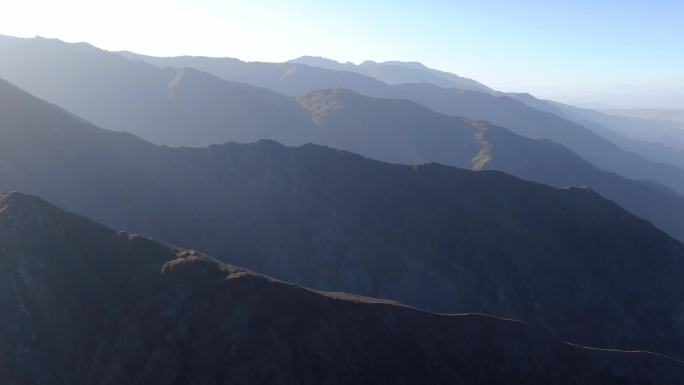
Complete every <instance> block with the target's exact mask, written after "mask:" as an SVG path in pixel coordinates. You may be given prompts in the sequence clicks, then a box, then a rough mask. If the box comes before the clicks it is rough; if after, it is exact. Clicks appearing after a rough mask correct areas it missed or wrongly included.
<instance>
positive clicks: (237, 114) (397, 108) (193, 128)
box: [0, 38, 684, 240]
mask: <svg viewBox="0 0 684 385" xmlns="http://www.w3.org/2000/svg"><path fill="white" fill-rule="evenodd" d="M0 52H5V53H6V54H7V56H8V57H9V58H11V59H10V60H6V61H3V62H2V63H0V75H2V74H7V75H8V76H9V77H10V78H11V79H13V80H14V81H17V84H19V85H21V86H22V87H24V88H26V89H27V90H29V91H31V92H32V93H35V94H36V95H38V96H40V97H41V98H45V99H46V100H48V101H52V102H54V103H56V104H58V105H59V106H61V107H63V108H66V109H67V110H69V111H70V112H74V113H76V114H77V115H79V116H82V117H84V118H86V119H88V120H89V121H92V122H94V123H96V124H97V125H100V126H102V127H104V128H108V129H113V130H117V131H128V132H132V133H134V134H136V135H138V136H140V137H142V138H144V139H147V140H151V141H153V142H156V143H161V144H167V145H174V146H193V147H202V146H208V145H211V144H223V143H225V142H228V141H233V142H239V143H250V142H254V141H257V140H259V139H271V140H276V141H278V142H281V143H284V144H287V145H302V144H305V143H317V144H322V145H326V146H330V147H334V148H339V149H343V150H348V151H352V152H356V153H359V154H361V155H363V156H366V157H370V158H373V159H377V160H382V161H387V162H396V163H404V164H421V163H429V162H438V163H443V164H446V165H452V166H458V167H465V168H472V169H475V170H481V169H495V170H501V171H504V172H507V173H510V174H513V175H516V176H519V177H521V178H524V179H528V180H532V181H536V182H541V183H545V184H550V185H553V186H558V187H566V186H580V187H583V186H588V187H590V188H592V189H594V190H595V191H597V192H599V193H600V194H602V195H604V196H605V197H606V198H608V199H612V200H614V201H616V202H617V203H618V204H620V205H622V206H623V207H625V208H627V209H628V210H630V211H631V212H633V213H635V214H637V215H639V216H641V217H642V218H644V219H647V220H649V221H651V222H653V223H654V224H656V225H657V226H658V227H660V228H661V229H663V230H665V231H667V232H668V233H669V234H670V235H672V236H674V237H676V238H678V239H680V240H683V239H684V217H682V216H681V215H679V213H680V212H683V211H684V198H683V197H682V196H681V195H680V194H677V193H675V192H673V191H671V190H669V189H668V188H665V187H664V186H658V185H656V184H655V183H649V182H642V181H630V180H627V179H625V178H621V177H620V176H618V175H614V174H612V173H610V172H604V171H601V170H600V169H599V168H597V167H595V166H594V165H593V164H591V163H590V162H588V161H585V160H584V159H582V158H581V157H579V156H577V155H576V154H574V153H572V152H571V151H569V150H567V149H566V148H564V147H563V146H560V145H557V144H554V143H551V142H549V141H544V140H532V139H529V138H526V137H523V136H520V135H516V134H514V133H513V132H511V131H509V130H507V129H505V128H503V127H500V126H498V127H497V126H494V125H493V124H490V123H485V122H474V121H469V120H468V119H465V118H456V117H451V116H447V115H443V114H439V113H437V112H435V111H433V110H430V109H429V108H426V107H424V106H422V105H420V104H418V103H415V102H410V101H409V100H406V99H387V98H370V97H366V96H363V95H361V94H357V93H355V92H351V91H345V90H344V89H340V88H337V89H334V90H322V91H314V92H311V93H308V94H305V95H303V96H300V97H297V98H296V99H292V98H289V97H286V96H283V95H280V94H278V93H276V92H274V91H271V90H267V89H264V88H259V87H255V86H250V85H247V84H242V83H236V82H234V81H225V80H222V79H219V78H216V77H214V76H212V75H209V74H206V73H203V72H200V71H198V70H194V69H189V68H164V69H161V68H156V67H154V66H153V65H150V64H147V63H143V62H141V61H139V60H126V59H124V58H123V57H121V56H120V55H118V54H114V53H111V52H107V51H102V50H99V49H97V48H95V47H92V46H90V45H87V44H65V43H62V42H59V41H54V40H48V39H40V38H39V39H16V38H0ZM52 57H59V58H60V60H59V61H57V60H54V59H50V60H48V58H52ZM153 59H154V58H145V60H150V61H151V62H152V63H153V64H158V63H156V61H154V60H153ZM164 60H166V59H164ZM169 60H171V59H169ZM185 60H187V61H188V62H187V63H186V62H185ZM196 62H198V63H205V62H206V63H216V64H217V65H218V66H219V67H217V68H222V67H221V66H223V67H225V68H226V70H227V71H228V72H230V71H233V70H234V71H233V72H231V73H233V75H234V76H233V77H231V79H233V80H243V81H250V82H256V83H257V84H260V85H264V84H262V83H263V82H264V81H266V82H267V83H268V81H269V80H268V79H271V75H274V77H273V79H275V78H278V79H281V81H282V82H284V83H286V84H299V85H301V84H309V83H311V84H309V86H313V85H314V84H325V85H349V84H347V83H346V80H345V79H347V78H350V79H352V78H353V79H356V82H357V83H358V84H359V87H361V88H364V87H366V86H368V85H371V86H372V87H371V88H373V89H374V91H372V92H371V93H373V92H375V93H381V94H382V93H387V92H390V91H391V90H395V88H393V87H395V86H389V85H387V84H385V83H382V82H380V81H378V80H376V79H373V78H369V77H365V76H361V75H359V74H356V73H352V72H344V71H342V72H340V71H330V70H327V69H321V68H316V67H310V66H307V65H302V64H297V63H284V64H279V65H276V64H270V63H244V62H239V61H235V60H228V59H201V58H179V59H177V60H176V59H173V60H172V62H171V63H170V64H173V65H179V66H182V65H184V64H193V63H196ZM197 67H198V68H200V69H207V68H204V67H203V66H197ZM212 68H213V67H212ZM286 68H290V70H287V69H286ZM421 68H422V67H421ZM421 68H418V69H417V70H421V71H424V72H425V71H427V69H424V68H423V69H421ZM210 69H211V68H210ZM213 69H214V70H216V68H213ZM280 70H282V71H286V72H287V73H288V74H289V75H288V76H287V77H282V76H280V75H278V76H275V75H276V72H277V71H280ZM274 71H275V72H274ZM267 73H268V74H271V75H268V76H267V75H266V74H267ZM298 73H301V74H303V76H304V78H303V79H304V80H301V79H300V77H299V76H298V75H296V74H298ZM55 74H59V76H55ZM219 74H222V73H219ZM224 75H225V74H224ZM289 76H293V77H294V78H297V79H299V80H292V81H290V80H288V79H289ZM257 79H261V81H257ZM306 79H310V80H311V82H309V80H306ZM331 82H332V83H331ZM335 82H337V83H335ZM272 85H273V84H271V86H272ZM396 87H419V88H421V87H429V89H430V90H432V91H431V92H433V93H434V92H437V93H438V94H439V95H441V94H442V93H443V92H446V93H447V94H454V95H462V96H463V97H464V98H465V99H463V100H461V101H460V102H459V101H458V100H454V102H455V103H456V104H458V103H462V104H463V106H461V108H462V109H463V110H462V111H461V112H463V113H467V114H475V115H477V114H479V113H478V112H477V111H484V110H487V109H490V108H491V109H494V110H496V109H500V110H506V109H510V108H509V105H515V106H517V107H516V108H518V109H520V107H522V108H523V109H525V108H526V109H527V110H524V111H522V112H520V114H521V115H522V116H525V114H526V113H527V112H525V111H532V112H534V114H542V115H544V114H546V115H544V118H542V119H541V120H539V121H538V122H536V123H534V125H535V126H536V125H537V124H538V125H539V127H541V129H540V130H539V132H542V131H543V130H544V129H546V128H547V127H553V126H554V125H557V122H558V121H561V122H563V120H562V119H561V118H558V117H557V115H554V114H551V113H548V112H545V111H540V110H537V109H533V108H530V107H527V106H526V105H525V104H523V103H519V102H518V101H516V100H514V99H513V98H510V97H495V96H492V95H490V94H484V93H478V92H469V91H459V90H457V89H446V88H443V87H437V86H430V85H425V84H423V85H421V84H407V85H403V86H396ZM276 88H277V87H276ZM357 88H358V87H357ZM366 88H367V87H366ZM401 89H403V88H396V90H401ZM435 90H436V91H435ZM392 92H393V91H392ZM417 94H420V93H417ZM444 100H445V101H448V100H450V96H448V95H447V96H446V97H445V99H444ZM492 101H494V102H495V103H496V105H492ZM499 104H501V105H499ZM516 111H517V110H515V111H513V112H512V113H513V115H516V116H517V114H518V112H516ZM535 111H536V112H535ZM528 115H529V114H528ZM498 120H501V121H509V119H507V118H500V119H498ZM549 122H550V123H549ZM563 124H566V126H567V125H574V123H570V122H566V123H563ZM575 126H576V125H575ZM573 127H574V126H573ZM566 128H567V127H566ZM571 129H573V128H570V129H569V130H571ZM582 132H589V131H588V130H586V129H585V130H584V131H582ZM592 135H593V134H592ZM532 136H534V135H532ZM537 136H539V135H537ZM597 138H598V136H597ZM594 139H596V138H593V139H587V140H594ZM599 139H600V138H599ZM600 140H603V139H600ZM606 143H607V142H606ZM586 147H589V146H586ZM673 169H674V168H673ZM663 170H666V168H663ZM675 174H676V172H675ZM649 179H650V178H649ZM654 179H658V178H654ZM668 180H669V179H668ZM672 180H673V181H675V183H671V184H669V186H670V187H677V186H679V182H676V181H679V179H678V178H677V177H676V175H675V176H673V178H672ZM681 181H682V182H683V183H684V173H683V174H682V178H681ZM677 191H681V190H677Z"/></svg>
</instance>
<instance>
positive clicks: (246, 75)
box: [0, 53, 684, 194]
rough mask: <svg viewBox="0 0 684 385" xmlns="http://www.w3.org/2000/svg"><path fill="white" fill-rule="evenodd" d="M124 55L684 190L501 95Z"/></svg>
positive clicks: (311, 70)
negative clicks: (361, 108)
mask: <svg viewBox="0 0 684 385" xmlns="http://www.w3.org/2000/svg"><path fill="white" fill-rule="evenodd" d="M123 54H124V55H125V56H126V57H129V58H131V59H138V60H142V61H145V62H148V63H151V64H154V65H157V66H160V67H167V66H171V67H191V68H196V69H198V70H200V71H205V72H208V73H211V74H213V75H216V76H218V77H220V78H222V79H226V80H231V81H242V82H245V83H249V84H253V85H257V86H260V87H265V88H269V89H272V90H275V91H278V92H281V93H283V94H286V95H293V96H301V95H304V94H307V93H309V92H312V91H317V90H321V89H334V88H346V89H349V90H352V91H355V92H358V93H360V94H362V95H366V96H372V97H379V98H389V99H406V100H411V101H413V102H416V103H418V104H422V105H424V106H426V107H428V108H430V109H432V110H434V111H436V112H440V113H443V114H446V115H451V116H462V117H466V118H470V119H475V120H486V121H489V122H491V123H492V124H495V125H498V126H502V127H505V128H507V129H510V130H511V131H513V132H515V133H516V134H519V135H522V136H526V137H529V138H532V139H550V140H552V141H554V142H556V143H560V144H562V145H564V146H565V147H567V148H569V149H570V150H572V151H573V152H575V153H576V154H578V155H579V156H581V157H582V158H584V159H586V160H588V161H589V162H591V163H593V164H594V165H595V166H597V167H599V168H600V169H603V170H605V171H610V172H615V173H618V174H620V175H622V176H624V177H627V178H630V179H636V180H652V181H655V182H658V183H660V184H663V185H666V186H668V187H670V188H672V189H674V190H675V191H677V192H678V193H679V194H684V170H682V169H680V168H677V167H674V166H671V165H668V164H662V163H657V162H653V161H649V160H647V159H645V158H644V157H642V156H640V155H637V154H635V153H632V152H629V151H626V150H624V149H622V148H620V147H618V146H617V145H615V144H613V143H611V142H610V141H609V140H607V139H605V138H603V137H601V136H599V135H597V134H596V133H594V132H592V131H591V130H589V129H587V128H585V127H583V126H582V125H580V124H577V123H575V122H573V121H570V120H568V119H565V118H563V117H561V116H558V115H557V114H554V113H551V112H548V111H543V110H539V109H537V108H533V107H530V106H529V105H527V104H525V103H523V102H521V101H519V100H516V99H514V98H512V97H510V96H508V95H504V94H500V93H498V94H497V93H494V94H492V93H482V92H474V91H468V90H462V89H460V90H459V89H453V88H452V89H448V88H444V87H440V86H436V85H433V84H425V83H423V84H400V85H388V84H386V83H383V82H381V81H379V80H377V79H374V78H371V77H367V76H363V75H360V74H357V73H352V72H349V71H333V70H327V69H324V68H318V67H310V66H303V65H301V64H297V63H282V64H281V63H248V62H242V61H239V60H236V59H223V58H207V57H189V56H185V57H173V58H159V57H150V56H144V55H137V54H132V53H123ZM1 76H2V72H0V77H1ZM8 80H10V81H11V79H8ZM38 95H40V94H39V93H38Z"/></svg>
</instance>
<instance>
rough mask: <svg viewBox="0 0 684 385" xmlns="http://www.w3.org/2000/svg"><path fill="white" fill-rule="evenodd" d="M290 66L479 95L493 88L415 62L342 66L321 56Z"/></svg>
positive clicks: (372, 62)
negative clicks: (435, 86) (304, 66)
mask: <svg viewBox="0 0 684 385" xmlns="http://www.w3.org/2000/svg"><path fill="white" fill-rule="evenodd" d="M289 63H299V64H305V65H308V66H311V67H321V68H326V69H329V70H334V71H350V72H356V73H359V74H362V75H366V76H370V77H372V78H375V79H378V80H380V81H383V82H385V83H387V84H405V83H428V84H434V85H437V86H440V87H445V88H458V89H463V90H470V91H480V92H491V91H492V89H491V88H489V87H487V86H485V85H484V84H481V83H478V82H476V81H474V80H472V79H468V78H463V77H460V76H456V75H454V74H452V73H448V72H443V71H437V70H434V69H432V68H428V67H426V66H424V65H423V64H421V63H416V62H400V61H389V62H381V63H377V62H374V61H370V60H369V61H365V62H363V63H361V64H359V65H356V64H353V63H339V62H336V61H334V60H330V59H326V58H322V57H314V56H302V57H300V58H297V59H294V60H290V61H289Z"/></svg>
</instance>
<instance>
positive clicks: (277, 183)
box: [0, 83, 684, 357]
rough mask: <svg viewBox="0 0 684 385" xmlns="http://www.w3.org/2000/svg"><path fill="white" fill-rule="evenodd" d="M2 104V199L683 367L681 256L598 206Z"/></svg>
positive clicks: (449, 176) (283, 273)
mask: <svg viewBox="0 0 684 385" xmlns="http://www.w3.org/2000/svg"><path fill="white" fill-rule="evenodd" d="M0 90H1V91H2V92H0V97H1V98H2V102H1V103H0V190H3V191H15V190H18V191H24V192H27V193H32V194H37V195H40V196H42V197H45V198H46V199H48V200H49V201H51V202H53V203H57V204H58V205H60V206H62V207H65V208H67V209H68V210H71V211H75V212H77V213H79V214H85V215H88V216H89V217H91V218H93V219H95V220H97V221H100V222H103V223H105V224H106V225H109V226H111V227H113V228H117V229H122V230H127V231H131V232H134V233H140V234H145V235H150V236H154V237H155V238H158V239H161V240H163V241H166V242H170V243H173V244H177V245H180V246H183V247H188V248H192V249H197V250H201V251H204V252H208V253H210V254H212V255H215V256H217V257H219V258H221V259H222V260H223V261H227V262H230V263H234V264H237V265H241V266H245V267H246V268H249V269H252V270H254V271H259V272H262V273H266V274H269V275H272V276H275V277H277V278H280V279H285V280H288V281H292V282H295V283H298V284H302V285H305V286H307V287H311V288H315V289H322V290H329V291H345V292H351V293H355V294H361V295H366V296H372V297H377V298H386V299H391V300H397V301H400V302H403V303H407V304H409V305H412V306H416V307H419V308H423V309H427V310H432V311H438V312H446V313H462V312H477V313H486V314H492V315H495V316H502V317H507V318H514V319H520V320H524V321H528V322H531V323H533V324H535V325H539V326H541V327H543V328H546V329H548V330H550V331H551V333H552V335H554V336H557V337H558V338H561V339H563V340H568V341H572V342H575V343H579V344H581V345H585V346H594V347H608V348H618V349H630V350H631V349H646V350H650V351H655V352H660V353H664V354H670V355H674V356H678V357H679V356H682V355H683V354H682V353H683V352H684V343H683V341H684V339H683V336H682V333H684V327H683V326H682V325H681V319H682V317H681V310H680V309H681V308H682V302H684V294H683V293H684V287H682V286H683V285H684V282H683V281H682V280H681V279H680V277H681V276H682V273H683V271H682V269H683V268H684V266H682V258H684V246H683V245H682V244H681V243H679V242H677V241H675V240H674V239H672V238H670V237H669V236H667V235H666V234H664V233H663V232H661V231H659V230H658V229H657V228H656V227H654V226H653V225H651V224H650V223H648V222H646V221H644V220H642V219H639V218H637V217H635V216H633V215H631V214H630V213H628V212H627V211H625V210H624V209H622V208H620V207H619V206H617V205H615V204H614V203H612V202H610V201H607V200H605V199H604V198H602V197H601V196H600V195H598V194H596V193H594V192H592V191H590V190H587V189H579V188H570V189H558V188H553V187H549V186H545V185H541V184H537V183H532V182H528V181H523V180H520V179H517V178H515V177H512V176H509V175H506V174H504V173H501V172H495V171H481V172H473V171H468V170H462V169H457V168H453V167H447V166H443V165H438V164H427V165H421V166H402V165H392V164H387V163H382V162H378V161H373V160H369V159H367V158H363V157H361V156H358V155H354V154H351V153H348V152H344V151H341V150H336V149H331V148H327V147H321V146H317V145H305V146H302V147H297V148H294V147H285V146H282V145H280V144H277V143H275V142H271V141H260V142H257V143H254V144H235V143H228V144H225V145H213V146H210V147H208V148H171V147H165V146H157V145H153V144H150V143H148V142H145V141H143V140H141V139H139V138H137V137H135V136H133V135H131V134H127V133H117V132H112V131H106V130H102V129H99V128H97V127H96V126H93V125H92V124H90V123H88V122H86V121H84V120H83V119H80V118H78V117H76V116H74V115H72V114H70V113H67V112H66V111H64V110H62V109H60V108H58V107H56V106H53V105H50V104H48V103H45V102H43V101H41V100H39V99H37V98H35V97H33V96H31V95H29V94H27V93H25V92H23V91H21V90H19V89H18V88H16V87H14V86H11V85H9V84H7V83H2V87H0ZM625 282H628V283H629V284H625ZM588 314H591V316H590V317H588V316H587V315H588Z"/></svg>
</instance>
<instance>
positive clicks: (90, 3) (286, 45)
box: [0, 0, 684, 108]
mask: <svg viewBox="0 0 684 385" xmlns="http://www.w3.org/2000/svg"><path fill="white" fill-rule="evenodd" d="M0 34H4V35H12V36H23V37H32V36H36V35H39V36H43V37H49V38H59V39H62V40H65V41H68V42H80V41H86V42H89V43H91V44H93V45H96V46H98V47H100V48H104V49H109V50H130V51H135V52H139V53H145V54H151V55H167V56H170V55H182V54H192V55H206V56H226V57H235V58H239V59H243V60H260V61H285V60H288V59H292V58H295V57H298V56H302V55H315V56H325V57H328V58H332V59H335V60H338V61H352V62H356V63H358V62H361V61H363V60H376V61H384V60H410V61H420V62H423V63H424V64H426V65H428V66H431V67H434V68H437V69H441V70H445V71H449V72H453V73H456V74H458V75H461V76H466V77H471V78H474V79H476V80H478V81H481V82H483V83H485V84H487V85H489V86H491V87H493V88H496V89H499V90H503V91H528V92H532V93H535V94H536V95H539V96H542V97H553V96H556V97H558V96H562V95H565V96H564V97H566V98H567V97H572V96H573V95H575V96H578V95H593V96H594V98H595V99H597V103H600V102H601V97H600V95H604V96H605V95H611V94H615V93H618V94H624V93H625V92H627V93H630V94H634V95H636V97H639V95H651V97H652V98H656V97H657V96H656V95H667V94H676V95H679V94H682V95H684V1H682V0H650V1H645V0H572V1H571V0H490V1H483V0H450V1H446V0H445V1H442V0H433V1H429V0H423V1H414V0H394V1H386V0H376V1H371V0H365V1H359V0H327V1H320V0H316V1H313V0H287V1H285V0H224V1H219V0H192V1H181V0H167V1H161V0H135V1H134V0H118V1H97V0H52V1H46V0H43V1H37V0H0ZM681 101H682V103H684V98H682V99H681ZM675 104H676V102H675ZM682 107H683V108H684V105H683V106H682Z"/></svg>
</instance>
